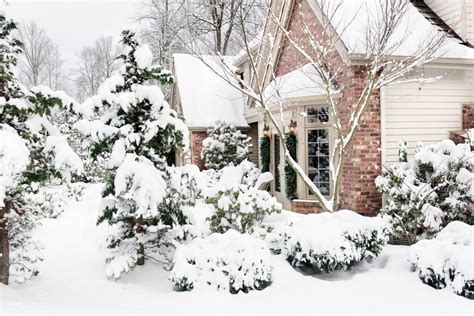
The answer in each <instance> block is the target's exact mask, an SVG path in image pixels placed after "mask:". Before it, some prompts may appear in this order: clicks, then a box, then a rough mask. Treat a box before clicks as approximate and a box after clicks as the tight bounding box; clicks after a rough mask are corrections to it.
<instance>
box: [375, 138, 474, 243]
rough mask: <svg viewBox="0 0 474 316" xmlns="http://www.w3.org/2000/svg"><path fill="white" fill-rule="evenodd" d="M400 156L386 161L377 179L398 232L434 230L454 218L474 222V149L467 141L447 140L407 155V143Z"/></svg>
mask: <svg viewBox="0 0 474 316" xmlns="http://www.w3.org/2000/svg"><path fill="white" fill-rule="evenodd" d="M402 145H403V146H402V148H401V150H400V162H399V163H397V164H394V165H391V166H389V167H387V168H386V169H385V170H384V171H383V172H382V175H381V176H379V177H378V178H377V180H376V186H377V189H378V190H379V192H381V193H383V194H385V195H386V196H387V203H386V205H385V206H384V207H383V209H382V213H383V214H386V215H388V216H389V217H390V218H391V220H392V224H393V227H394V234H395V235H396V236H400V235H403V234H409V235H413V236H425V235H428V236H430V235H434V234H436V233H437V232H439V231H440V230H441V229H442V228H443V227H444V226H446V224H448V223H449V222H452V221H463V222H468V223H472V215H471V212H472V205H473V203H474V180H473V179H474V154H473V153H472V152H471V149H470V147H469V146H468V145H466V144H459V145H455V144H454V143H453V142H452V141H450V140H444V141H442V142H441V143H439V144H437V145H430V146H418V147H417V148H416V150H415V156H414V158H413V159H410V160H408V159H407V154H406V150H405V147H404V143H403V142H402Z"/></svg>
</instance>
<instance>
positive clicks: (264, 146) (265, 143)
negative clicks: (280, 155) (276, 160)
mask: <svg viewBox="0 0 474 316" xmlns="http://www.w3.org/2000/svg"><path fill="white" fill-rule="evenodd" d="M260 163H261V164H262V172H269V171H270V137H268V136H263V137H260Z"/></svg>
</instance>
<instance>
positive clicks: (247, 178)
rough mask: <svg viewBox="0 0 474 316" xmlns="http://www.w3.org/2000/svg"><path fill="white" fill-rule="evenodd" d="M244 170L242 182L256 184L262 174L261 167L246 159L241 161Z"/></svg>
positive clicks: (250, 184)
mask: <svg viewBox="0 0 474 316" xmlns="http://www.w3.org/2000/svg"><path fill="white" fill-rule="evenodd" d="M240 166H242V168H243V170H244V176H243V178H242V184H246V185H249V186H254V185H255V184H256V183H257V180H258V177H259V176H260V175H261V174H262V171H261V170H260V168H258V167H257V166H256V165H255V164H254V163H253V162H250V161H248V160H244V161H242V162H241V163H240Z"/></svg>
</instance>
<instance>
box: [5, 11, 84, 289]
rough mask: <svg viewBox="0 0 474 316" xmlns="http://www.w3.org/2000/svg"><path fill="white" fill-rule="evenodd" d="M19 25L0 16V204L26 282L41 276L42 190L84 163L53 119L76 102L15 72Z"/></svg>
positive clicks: (13, 270)
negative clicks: (30, 84)
mask: <svg viewBox="0 0 474 316" xmlns="http://www.w3.org/2000/svg"><path fill="white" fill-rule="evenodd" d="M15 29H16V25H15V23H14V22H13V21H12V20H8V19H6V17H5V16H4V15H1V14H0V134H1V135H0V136H1V137H0V139H1V143H2V144H1V146H0V208H3V213H4V214H5V215H4V219H6V224H5V227H6V229H7V232H8V242H9V248H10V274H11V279H12V280H13V281H16V282H24V281H26V280H28V279H30V278H31V277H33V276H35V275H37V274H38V270H37V269H36V268H35V265H34V264H35V263H36V262H37V261H38V260H39V259H40V255H39V253H38V251H39V250H40V246H39V244H38V243H37V242H36V241H34V240H33V239H32V237H31V234H30V232H31V231H32V230H33V229H34V228H35V227H37V226H38V225H39V221H40V220H41V219H42V218H44V217H45V216H48V215H47V214H46V213H45V210H44V209H42V208H41V207H40V206H39V204H38V203H39V202H38V196H37V195H38V194H39V193H38V192H39V189H40V188H41V187H42V186H43V185H44V184H48V183H51V181H54V180H55V179H59V180H61V179H65V180H69V179H70V177H71V171H73V172H76V173H80V172H82V162H81V160H80V159H79V157H78V156H77V155H76V154H75V153H74V151H73V150H72V149H71V148H70V147H69V145H68V143H67V141H66V135H63V134H61V132H60V130H59V129H58V127H57V126H56V125H55V124H54V121H53V120H51V118H52V115H53V113H58V112H59V111H65V110H72V107H73V106H74V101H73V100H72V99H71V98H69V97H67V96H66V95H65V94H64V93H63V92H53V91H51V90H50V89H49V88H46V87H35V88H32V89H31V90H26V89H25V88H24V87H23V86H22V85H21V84H20V83H19V81H18V79H17V78H16V76H15V66H16V63H17V57H18V54H20V53H21V52H22V49H21V47H22V44H21V42H19V41H18V40H17V39H15V38H14V37H13V35H12V32H13V31H14V30H15Z"/></svg>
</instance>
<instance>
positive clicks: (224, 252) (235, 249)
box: [169, 230, 273, 293]
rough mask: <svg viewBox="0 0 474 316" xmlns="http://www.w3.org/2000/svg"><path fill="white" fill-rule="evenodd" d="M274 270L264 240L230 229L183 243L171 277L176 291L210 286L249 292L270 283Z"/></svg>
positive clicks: (234, 291) (175, 258)
mask: <svg viewBox="0 0 474 316" xmlns="http://www.w3.org/2000/svg"><path fill="white" fill-rule="evenodd" d="M272 270H273V266H272V265H271V262H270V251H269V250H268V248H267V246H266V245H265V243H264V242H263V241H262V240H260V239H256V238H253V237H251V236H249V235H247V234H240V233H239V232H237V231H235V230H229V231H227V232H226V233H224V234H217V233H215V234H211V235H210V236H208V237H206V238H197V239H195V240H193V241H191V242H190V243H189V244H187V245H182V246H180V247H179V248H178V249H177V251H176V254H175V256H174V267H173V270H172V271H171V274H170V277H169V278H170V280H171V282H172V283H173V285H174V288H175V290H177V291H190V290H192V289H194V288H198V287H204V286H211V287H213V288H216V289H217V290H221V291H230V292H231V293H238V292H240V291H242V292H244V293H247V292H248V291H251V290H263V289H264V288H266V287H267V286H269V285H270V284H271V282H272Z"/></svg>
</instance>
